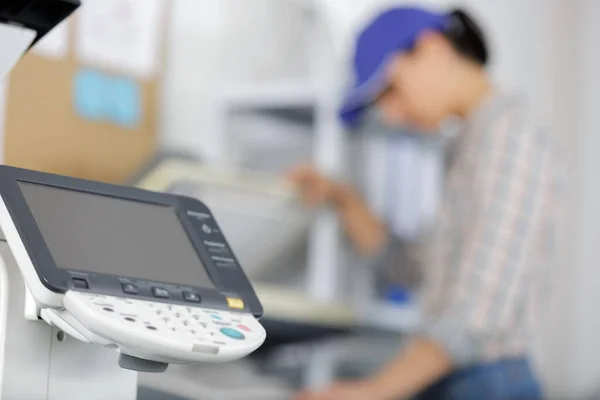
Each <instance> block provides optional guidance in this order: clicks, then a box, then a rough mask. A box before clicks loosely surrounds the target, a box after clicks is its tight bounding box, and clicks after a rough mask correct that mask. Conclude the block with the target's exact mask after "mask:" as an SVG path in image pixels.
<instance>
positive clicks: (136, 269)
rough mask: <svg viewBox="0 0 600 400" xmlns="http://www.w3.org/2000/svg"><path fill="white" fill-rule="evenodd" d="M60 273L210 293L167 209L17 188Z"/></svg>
mask: <svg viewBox="0 0 600 400" xmlns="http://www.w3.org/2000/svg"><path fill="white" fill-rule="evenodd" d="M19 187H20V188H21V191H22V192H23V195H24V196H25V200H26V202H27V205H28V206H29V209H30V210H31V212H32V214H33V217H34V218H35V220H36V223H37V225H38V226H39V228H40V231H41V233H42V236H43V238H44V240H45V242H46V244H47V245H48V248H49V250H50V253H51V254H52V257H53V258H54V261H55V262H56V265H57V267H58V268H61V269H67V270H80V271H86V272H98V273H104V274H112V275H118V276H124V277H131V278H139V279H145V280H150V281H157V282H166V283H173V284H181V285H192V286H202V287H213V284H212V281H211V279H210V278H209V276H208V273H207V271H206V269H205V267H204V265H203V264H202V262H201V260H200V258H199V256H198V254H197V253H196V250H195V249H194V246H193V245H192V242H191V241H190V239H189V237H188V235H187V233H186V232H185V230H184V228H183V226H182V225H181V222H180V221H179V217H178V216H177V214H176V213H175V209H174V208H172V207H170V206H163V205H156V204H148V203H142V202H137V201H132V200H126V199H120V198H114V197H108V196H103V195H96V194H89V193H84V192H79V191H75V190H69V189H63V188H57V187H53V186H46V185H39V184H33V183H28V182H19Z"/></svg>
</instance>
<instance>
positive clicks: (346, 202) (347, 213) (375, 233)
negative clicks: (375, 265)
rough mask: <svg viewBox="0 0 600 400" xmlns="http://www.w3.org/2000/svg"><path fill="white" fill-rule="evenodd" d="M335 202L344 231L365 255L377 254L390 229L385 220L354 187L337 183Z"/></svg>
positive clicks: (384, 242)
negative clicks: (377, 214) (374, 211)
mask: <svg viewBox="0 0 600 400" xmlns="http://www.w3.org/2000/svg"><path fill="white" fill-rule="evenodd" d="M332 197H333V204H334V205H335V209H336V210H337V212H338V214H339V216H340V219H341V221H342V225H343V227H344V231H345V232H346V234H347V235H348V237H349V238H350V240H351V241H352V243H353V244H354V247H355V248H356V250H357V251H358V252H359V253H361V254H363V255H369V256H371V255H375V254H377V253H379V252H380V251H381V250H382V249H383V247H384V246H385V244H386V241H387V238H388V231H387V228H386V226H385V225H384V224H383V222H382V221H381V220H380V219H379V218H378V217H377V216H376V215H375V213H373V212H372V211H371V209H370V208H369V206H368V205H367V203H366V202H365V201H364V200H363V199H362V197H360V196H359V195H358V193H356V192H355V191H354V190H353V189H352V188H350V187H348V186H345V185H339V184H338V185H336V187H335V189H334V194H333V196H332Z"/></svg>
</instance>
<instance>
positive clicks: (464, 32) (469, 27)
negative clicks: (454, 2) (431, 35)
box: [444, 9, 489, 65]
mask: <svg viewBox="0 0 600 400" xmlns="http://www.w3.org/2000/svg"><path fill="white" fill-rule="evenodd" d="M449 16H450V25H449V26H448V28H447V29H446V30H445V32H444V35H445V36H446V38H447V39H448V40H449V41H450V42H451V43H452V44H453V45H454V47H455V48H456V50H457V51H458V52H459V53H460V54H462V55H463V56H465V57H467V58H469V59H471V60H473V61H475V62H477V63H478V64H481V65H486V64H487V63H488V61H489V54H488V49H487V45H486V41H485V35H484V34H483V31H482V30H481V28H480V27H479V26H478V25H477V24H476V23H475V21H474V20H473V19H472V18H471V17H470V16H469V15H468V14H467V13H466V12H465V11H463V10H460V9H456V10H454V11H452V12H451V13H450V14H449Z"/></svg>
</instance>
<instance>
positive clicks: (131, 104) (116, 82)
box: [108, 77, 142, 128]
mask: <svg viewBox="0 0 600 400" xmlns="http://www.w3.org/2000/svg"><path fill="white" fill-rule="evenodd" d="M141 97H142V95H141V87H140V84H139V83H138V82H137V81H136V80H134V79H131V78H126V77H113V78H112V80H111V85H110V107H108V109H109V116H108V119H109V120H110V121H111V122H113V123H114V124H117V125H121V126H123V127H126V128H134V127H135V126H137V125H138V124H139V123H140V119H141V109H142V104H141V103H142V101H141Z"/></svg>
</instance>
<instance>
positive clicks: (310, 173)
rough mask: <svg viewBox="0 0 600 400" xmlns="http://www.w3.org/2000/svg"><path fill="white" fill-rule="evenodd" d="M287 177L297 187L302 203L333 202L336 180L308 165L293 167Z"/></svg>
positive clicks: (323, 203) (321, 203)
mask: <svg viewBox="0 0 600 400" xmlns="http://www.w3.org/2000/svg"><path fill="white" fill-rule="evenodd" d="M288 177H289V179H290V181H291V182H292V183H293V184H294V185H295V186H296V187H297V188H298V190H299V192H300V197H301V198H302V200H303V201H304V203H305V204H307V205H310V206H323V205H325V204H328V203H331V202H333V201H334V199H335V197H336V195H337V194H338V191H339V187H338V184H337V183H336V182H334V181H333V180H331V179H329V178H327V177H325V176H323V175H322V174H320V173H319V172H317V170H315V169H314V168H313V167H312V166H310V165H304V166H300V167H297V168H294V169H293V170H292V171H291V172H290V173H289V174H288Z"/></svg>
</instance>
